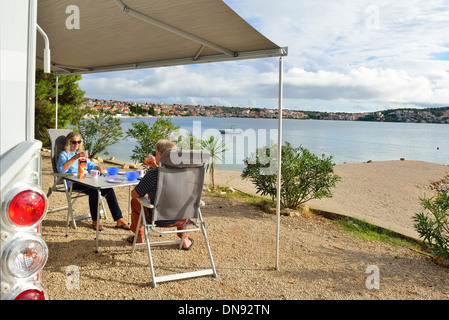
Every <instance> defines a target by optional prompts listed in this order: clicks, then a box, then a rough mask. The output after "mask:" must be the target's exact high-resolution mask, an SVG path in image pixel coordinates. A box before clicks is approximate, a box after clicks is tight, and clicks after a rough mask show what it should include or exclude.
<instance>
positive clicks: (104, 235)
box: [40, 154, 449, 315]
mask: <svg viewBox="0 0 449 320" xmlns="http://www.w3.org/2000/svg"><path fill="white" fill-rule="evenodd" d="M49 160H50V158H49V155H48V154H47V155H46V154H43V161H42V167H43V175H42V181H43V184H42V186H43V189H44V190H45V191H46V190H48V187H50V186H51V184H52V182H53V178H52V176H51V175H50V173H51V171H52V170H51V166H50V161H49ZM389 167H393V168H394V169H389ZM398 168H404V171H406V172H403V173H400V171H401V170H399V169H398ZM336 172H337V173H338V174H340V175H341V176H342V182H341V183H340V184H339V185H338V187H337V189H336V190H335V197H334V198H332V199H329V200H323V203H324V202H326V203H325V204H326V205H329V206H332V207H333V208H341V210H347V211H351V212H355V211H358V210H361V209H364V211H363V212H368V213H370V214H372V215H373V216H374V217H380V218H382V219H391V221H394V222H397V221H401V220H403V221H404V224H405V225H406V226H407V225H409V222H408V220H409V218H407V217H406V215H407V216H410V215H412V214H413V213H414V211H419V203H418V204H416V203H415V200H416V197H417V196H421V195H423V193H428V194H429V195H432V192H431V191H429V190H427V189H424V188H423V187H421V185H425V184H427V183H430V182H433V181H437V180H440V179H442V178H443V177H444V176H445V175H446V174H447V173H448V167H447V166H442V165H433V164H426V163H420V162H411V161H410V162H409V161H405V162H402V163H401V162H394V161H393V162H388V163H378V164H377V163H370V164H354V165H352V164H351V165H340V166H337V167H336ZM413 172H414V173H413ZM407 173H411V174H412V175H411V176H410V175H408V174H407ZM217 180H218V182H219V183H220V184H229V185H231V186H232V187H234V188H236V189H239V190H242V191H245V192H251V184H250V183H249V182H248V181H242V180H241V179H240V178H239V173H230V172H217ZM415 189H416V190H415ZM252 190H253V192H254V189H252ZM116 194H117V198H118V200H119V204H120V206H121V208H122V211H123V212H124V216H125V217H127V214H126V213H127V202H128V188H117V189H116ZM394 195H396V198H397V201H396V198H395V196H394ZM203 200H204V201H205V203H206V205H205V207H203V208H202V213H203V216H204V218H205V221H206V227H207V232H208V236H209V241H210V246H211V249H212V253H213V257H214V261H215V265H216V268H217V273H218V277H217V278H213V277H202V278H194V279H189V280H184V281H177V282H167V283H161V284H159V285H158V287H157V288H153V287H152V282H151V273H150V271H149V268H148V257H147V253H146V250H145V249H143V248H141V249H138V250H137V251H136V252H135V253H134V254H131V247H130V246H129V245H128V244H127V242H126V241H125V239H126V238H127V237H128V236H129V235H130V232H129V231H125V230H117V229H115V228H114V226H115V223H114V222H113V221H112V219H111V217H110V215H109V218H108V219H106V220H102V223H103V225H104V227H105V230H104V231H101V232H100V239H99V242H100V247H99V253H95V231H94V230H92V228H91V226H90V224H91V221H90V220H83V221H79V222H78V223H77V225H78V228H77V229H76V230H75V229H72V228H70V232H69V235H68V237H66V219H67V210H62V211H58V212H53V213H48V214H47V216H46V217H45V219H44V221H43V223H42V236H43V238H44V240H45V241H46V243H47V245H48V248H49V259H48V261H47V264H46V266H45V268H44V269H43V270H42V272H41V273H40V278H41V281H42V285H43V287H44V288H45V290H46V292H47V294H48V296H49V299H53V300H73V299H74V300H97V299H98V300H134V299H135V300H141V299H144V300H160V299H161V300H164V299H169V300H231V299H232V300H265V299H269V300H270V299H271V300H297V299H341V300H347V299H368V300H371V299H444V300H447V299H449V268H447V267H443V266H441V265H437V264H436V263H435V262H433V261H431V260H429V259H428V258H427V257H426V256H424V255H422V254H418V253H416V252H415V251H412V250H410V249H409V248H406V247H404V246H392V245H388V244H385V243H381V242H376V241H369V240H362V239H358V238H355V237H354V236H353V235H352V234H350V233H348V232H346V231H343V230H342V229H341V228H340V227H339V226H338V225H337V224H335V223H334V222H333V221H331V220H328V219H323V218H321V217H320V216H316V215H312V214H304V215H301V216H299V217H289V216H281V219H280V239H279V244H280V245H279V269H278V270H276V269H275V268H274V267H275V261H276V254H275V253H276V216H275V215H273V214H269V213H266V212H263V211H261V210H260V209H258V208H256V207H254V206H252V205H249V204H247V203H246V202H244V201H242V200H238V199H233V198H229V197H222V196H216V195H212V194H208V193H203ZM363 203H364V204H363ZM49 205H50V208H56V207H59V206H61V205H66V199H65V194H64V193H53V194H52V195H51V196H50V197H49ZM323 205H324V204H323ZM74 209H75V214H85V213H86V210H88V205H87V199H85V198H83V199H79V200H78V201H77V203H76V204H75V206H74ZM404 212H405V213H404ZM394 215H399V217H393V216H394ZM400 217H402V218H400ZM398 224H399V222H398ZM189 236H190V237H192V238H194V239H195V245H194V247H193V248H192V249H191V250H190V251H183V250H179V249H176V248H174V247H164V248H156V249H154V250H153V251H152V255H153V260H154V264H155V270H156V273H157V275H162V274H166V273H167V272H187V271H193V270H197V269H199V268H208V267H209V262H208V261H209V259H208V256H207V251H206V249H205V246H204V240H203V237H202V235H201V234H200V233H192V234H190V235H189ZM155 239H156V240H157V239H159V237H157V236H152V238H151V240H152V241H153V240H155ZM373 266H374V267H376V268H378V270H379V275H380V278H379V280H380V286H379V289H373V288H372V287H371V286H370V283H371V282H369V276H371V275H372V271H371V270H373V269H372V268H373ZM180 303H184V302H180ZM242 303H243V302H242ZM267 304H269V302H267ZM154 306H156V305H154ZM272 307H273V306H272ZM113 308H114V306H111V308H110V310H113ZM273 308H274V307H273ZM176 311H177V309H176V310H172V309H168V310H164V312H165V313H166V314H167V315H172V314H173V315H176ZM278 311H280V310H278ZM291 311H293V310H291ZM271 312H272V313H273V314H274V313H275V310H274V309H272V310H271Z"/></svg>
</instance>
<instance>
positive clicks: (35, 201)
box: [6, 189, 48, 227]
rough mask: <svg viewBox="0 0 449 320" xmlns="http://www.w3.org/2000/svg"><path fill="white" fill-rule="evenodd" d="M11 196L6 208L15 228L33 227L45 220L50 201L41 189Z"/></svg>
mask: <svg viewBox="0 0 449 320" xmlns="http://www.w3.org/2000/svg"><path fill="white" fill-rule="evenodd" d="M11 195H13V196H12V198H11V197H10V200H9V201H8V202H7V207H6V208H7V211H8V217H9V220H10V221H11V222H12V223H13V224H14V225H15V226H18V227H31V226H33V225H35V224H37V223H39V222H41V221H42V220H43V219H44V217H45V214H46V212H47V208H48V201H47V196H46V195H45V194H44V193H43V192H42V191H41V190H40V189H26V190H23V191H20V192H13V193H11Z"/></svg>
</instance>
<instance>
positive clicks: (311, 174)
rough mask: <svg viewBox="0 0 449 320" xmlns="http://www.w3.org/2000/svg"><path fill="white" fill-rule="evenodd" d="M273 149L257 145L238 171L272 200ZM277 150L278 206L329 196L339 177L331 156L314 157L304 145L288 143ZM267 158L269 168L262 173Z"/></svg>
mask: <svg viewBox="0 0 449 320" xmlns="http://www.w3.org/2000/svg"><path fill="white" fill-rule="evenodd" d="M275 150H277V147H276V145H275V144H272V146H271V148H270V149H268V148H266V147H263V148H259V149H258V150H257V152H256V153H253V154H251V155H250V156H249V157H247V158H246V159H245V160H244V163H245V169H244V170H243V173H242V178H245V179H246V178H249V179H250V180H251V181H252V182H253V183H254V184H255V186H256V189H257V192H258V193H261V194H262V195H269V196H271V199H272V200H274V198H275V197H276V194H277V175H276V172H273V168H276V167H277V155H276V152H275ZM281 150H282V157H281V159H282V169H281V186H282V187H281V199H280V201H281V206H282V207H284V208H292V209H295V208H297V207H298V206H300V205H301V204H302V203H305V202H307V201H309V200H312V199H321V198H323V197H331V196H332V192H331V188H333V187H335V185H336V183H337V182H338V181H340V180H341V178H340V177H339V176H338V175H336V174H334V170H333V168H334V166H335V164H334V163H332V156H329V157H325V155H324V154H323V155H321V157H318V156H316V155H314V154H313V153H311V152H310V151H309V150H307V149H305V148H302V147H298V148H293V147H292V146H291V144H290V143H289V142H286V143H285V145H284V146H282V149H281ZM264 158H265V159H264ZM267 159H270V161H269V167H270V168H271V169H270V170H268V172H266V171H265V172H264V169H267V161H263V160H267ZM269 171H271V172H269ZM267 173H268V174H267Z"/></svg>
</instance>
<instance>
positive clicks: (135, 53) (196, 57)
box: [36, 0, 287, 75]
mask: <svg viewBox="0 0 449 320" xmlns="http://www.w3.org/2000/svg"><path fill="white" fill-rule="evenodd" d="M71 6H72V7H71ZM73 6H76V8H77V9H79V12H76V11H73V10H71V9H72V8H73ZM78 13H79V15H78V16H77V14H78ZM37 14H38V19H37V22H38V25H39V26H40V27H41V28H42V29H43V31H44V32H45V33H46V34H47V36H48V39H49V42H50V51H51V68H52V70H53V71H57V72H58V74H61V75H63V74H70V73H92V72H103V71H114V70H129V69H137V68H151V67H161V66H171V65H184V64H194V63H204V62H214V61H229V60H239V59H252V58H263V57H275V56H283V55H287V49H286V48H281V47H279V46H278V45H276V44H274V43H273V42H271V41H270V40H268V39H267V38H266V37H264V36H263V35H262V34H260V33H259V32H258V31H257V30H255V29H254V28H253V27H252V26H250V25H249V24H248V23H247V22H246V21H245V20H244V19H242V18H241V17H240V16H239V15H238V14H236V13H235V12H234V11H233V10H232V9H231V8H229V7H228V6H227V5H226V4H225V3H224V2H223V1H222V0H95V1H93V0H58V1H54V0H39V1H38V13H37ZM77 17H79V29H76V28H74V29H72V28H67V26H66V25H68V26H69V27H71V26H72V25H73V22H74V20H73V19H77ZM142 19H144V20H142ZM43 52H44V39H43V37H42V36H41V35H40V34H37V48H36V55H37V66H39V67H41V66H42V61H43Z"/></svg>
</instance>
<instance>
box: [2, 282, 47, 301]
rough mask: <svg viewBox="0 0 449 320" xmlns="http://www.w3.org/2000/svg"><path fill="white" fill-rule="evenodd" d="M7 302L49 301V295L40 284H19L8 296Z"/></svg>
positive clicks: (6, 297) (6, 296)
mask: <svg viewBox="0 0 449 320" xmlns="http://www.w3.org/2000/svg"><path fill="white" fill-rule="evenodd" d="M5 300H47V294H46V293H45V291H44V289H43V288H42V286H41V285H40V284H39V283H36V282H34V281H31V282H28V281H25V282H19V283H17V285H16V286H15V287H14V288H12V290H10V291H9V292H8V293H7V294H6V295H5Z"/></svg>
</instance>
